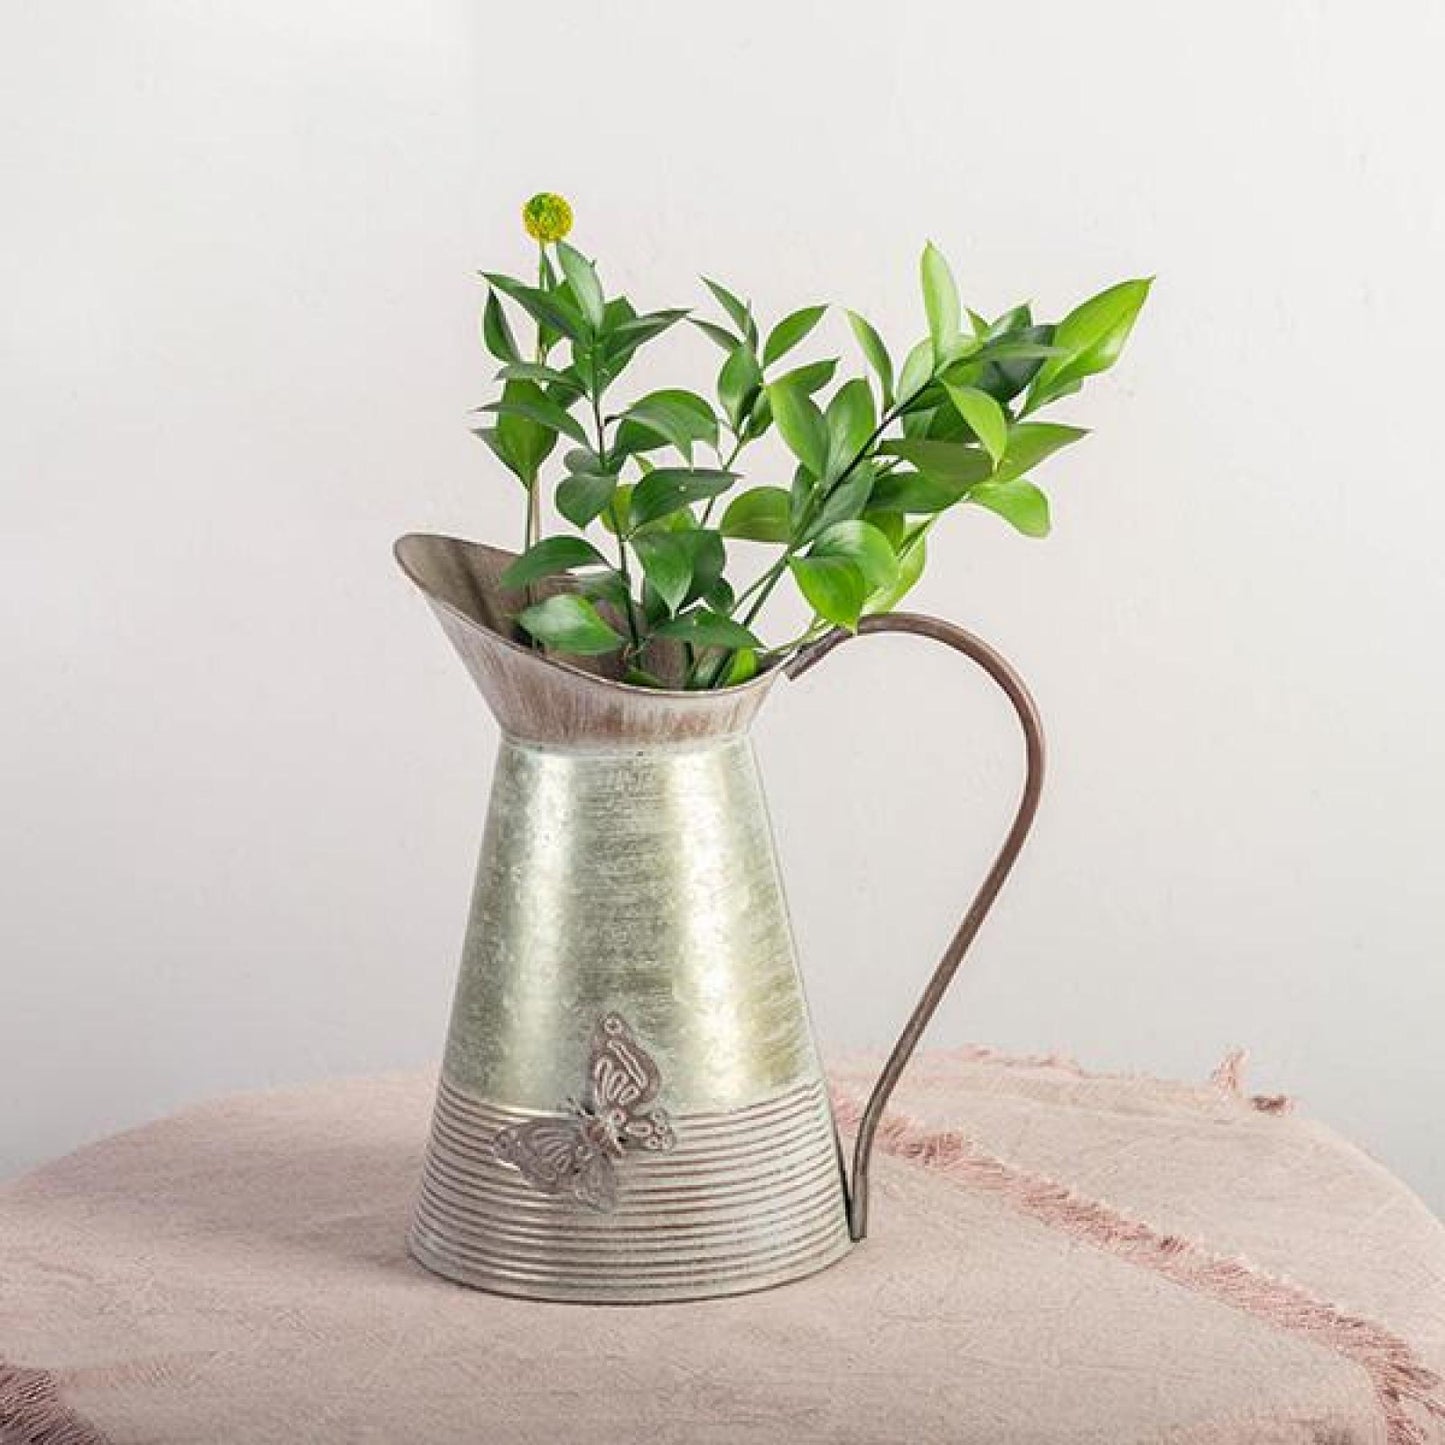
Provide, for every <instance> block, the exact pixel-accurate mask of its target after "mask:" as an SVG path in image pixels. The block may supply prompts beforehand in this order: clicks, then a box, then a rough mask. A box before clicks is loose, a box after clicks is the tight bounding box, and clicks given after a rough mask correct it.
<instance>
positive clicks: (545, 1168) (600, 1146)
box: [491, 1013, 677, 1211]
mask: <svg viewBox="0 0 1445 1445" xmlns="http://www.w3.org/2000/svg"><path fill="white" fill-rule="evenodd" d="M661 1088H662V1075H661V1073H660V1072H659V1071H658V1067H657V1064H656V1062H655V1061H654V1059H653V1057H652V1055H651V1054H649V1053H648V1052H647V1050H646V1049H644V1048H643V1047H642V1045H641V1044H639V1043H638V1042H637V1038H636V1036H635V1035H634V1034H633V1032H632V1030H631V1028H630V1027H629V1026H628V1024H627V1021H626V1020H625V1019H624V1018H623V1017H622V1015H621V1014H618V1013H608V1014H604V1015H603V1016H602V1018H601V1019H600V1020H599V1021H598V1024H597V1027H596V1028H595V1029H594V1030H593V1031H592V1045H591V1049H590V1050H589V1053H588V1058H587V1086H586V1092H585V1094H584V1096H583V1098H582V1101H581V1102H580V1103H578V1102H577V1101H576V1100H569V1101H568V1103H567V1112H566V1113H565V1114H558V1115H551V1114H549V1115H547V1116H545V1117H543V1118H540V1119H528V1120H527V1121H526V1122H525V1123H522V1124H509V1125H508V1126H507V1127H506V1128H505V1129H501V1130H499V1131H498V1132H497V1134H496V1135H495V1136H494V1137H493V1139H492V1141H491V1153H492V1157H493V1158H494V1159H496V1160H497V1161H498V1162H499V1163H502V1164H507V1165H510V1166H511V1167H512V1168H514V1169H516V1170H517V1171H518V1172H519V1173H520V1174H521V1175H522V1177H523V1178H524V1179H525V1180H526V1181H527V1182H528V1183H529V1184H531V1185H533V1186H534V1187H535V1188H537V1189H540V1190H541V1191H542V1192H543V1193H544V1194H563V1195H570V1196H571V1197H572V1198H573V1199H575V1200H576V1201H577V1202H578V1203H580V1204H585V1205H587V1206H588V1207H589V1208H591V1209H598V1210H603V1211H606V1210H610V1209H612V1208H614V1207H615V1206H616V1204H617V1161H618V1160H619V1159H621V1158H622V1157H623V1155H624V1154H625V1153H626V1152H627V1151H629V1150H634V1149H644V1150H648V1151H653V1152H661V1151H666V1150H668V1149H671V1148H672V1147H673V1146H674V1145H675V1144H676V1143H677V1137H676V1135H675V1134H674V1133H673V1130H672V1122H671V1120H670V1119H669V1118H668V1116H667V1113H666V1111H665V1110H663V1109H658V1108H653V1107H649V1106H650V1105H651V1104H652V1101H653V1100H654V1099H656V1098H657V1095H658V1093H659V1091H660V1090H661Z"/></svg>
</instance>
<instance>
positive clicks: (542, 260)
mask: <svg viewBox="0 0 1445 1445" xmlns="http://www.w3.org/2000/svg"><path fill="white" fill-rule="evenodd" d="M546 284H547V248H546V246H544V245H543V244H542V242H540V241H539V242H538V243H537V285H538V286H543V287H545V286H546ZM535 360H536V363H537V365H538V366H541V365H542V364H543V363H544V362H545V361H546V360H547V348H546V346H544V345H543V343H542V323H541V322H540V321H539V322H538V323H537V348H536V352H535ZM538 481H539V478H538V477H535V476H534V477H533V478H532V485H531V486H530V487H528V488H527V525H526V529H525V534H526V541H527V547H526V548H524V549H523V550H527V549H529V548H531V547H532V546H533V545H534V544H535V543H537V542H540V541H541V540H542V493H541V490H540V488H539V486H538Z"/></svg>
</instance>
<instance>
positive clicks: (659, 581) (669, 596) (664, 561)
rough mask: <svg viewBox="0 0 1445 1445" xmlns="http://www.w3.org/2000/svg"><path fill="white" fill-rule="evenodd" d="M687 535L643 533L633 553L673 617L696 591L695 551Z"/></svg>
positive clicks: (681, 533)
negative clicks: (693, 590)
mask: <svg viewBox="0 0 1445 1445" xmlns="http://www.w3.org/2000/svg"><path fill="white" fill-rule="evenodd" d="M688 535H689V534H688V533H685V532H639V533H638V534H637V536H636V537H634V538H633V539H632V546H633V550H634V551H636V553H637V557H638V560H639V561H640V562H641V563H642V570H643V572H644V574H645V575H646V577H647V580H648V581H649V582H650V583H652V586H653V590H654V591H655V592H656V593H657V595H658V596H659V597H660V598H661V599H662V601H663V603H664V605H665V606H666V608H667V610H668V612H669V613H672V612H676V611H677V609H678V608H679V607H680V606H681V605H682V602H683V599H684V598H685V597H686V596H687V594H688V592H689V591H690V590H691V588H692V564H693V555H694V554H693V549H692V548H691V547H690V546H689V545H688V543H687V540H686V538H687V536H688Z"/></svg>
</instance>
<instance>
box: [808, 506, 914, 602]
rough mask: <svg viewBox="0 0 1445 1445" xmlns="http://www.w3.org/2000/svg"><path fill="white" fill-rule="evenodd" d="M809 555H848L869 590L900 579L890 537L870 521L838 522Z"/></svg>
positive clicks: (877, 589) (821, 538) (819, 539)
mask: <svg viewBox="0 0 1445 1445" xmlns="http://www.w3.org/2000/svg"><path fill="white" fill-rule="evenodd" d="M808 556H809V557H810V558H819V557H846V558H847V559H848V560H849V561H850V562H852V563H853V564H854V566H856V567H857V568H858V570H859V572H861V573H862V574H863V580H864V582H866V583H867V584H868V591H869V592H870V593H872V592H877V591H879V590H881V589H883V588H885V587H891V586H892V585H893V584H894V583H895V582H896V581H897V580H898V558H897V557H896V556H895V555H894V552H893V548H892V546H891V545H890V543H889V541H888V538H887V537H885V536H884V535H883V533H882V532H880V531H879V530H878V528H877V527H874V526H872V525H871V524H870V523H868V522H859V521H854V522H836V523H835V524H834V525H833V526H831V527H829V528H828V530H827V531H826V532H824V533H823V535H822V536H821V537H819V538H818V540H817V541H816V542H814V543H813V545H812V547H811V548H810V549H809V552H808Z"/></svg>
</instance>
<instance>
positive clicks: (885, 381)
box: [848, 311, 893, 408]
mask: <svg viewBox="0 0 1445 1445" xmlns="http://www.w3.org/2000/svg"><path fill="white" fill-rule="evenodd" d="M848 325H849V326H851V327H852V328H853V335H854V336H856V337H857V338H858V346H859V348H860V349H861V350H862V352H863V356H864V358H865V359H866V360H867V362H868V365H869V366H871V367H872V368H873V370H874V371H875V372H876V373H877V375H878V388H879V390H880V391H881V392H882V394H883V405H884V407H885V408H886V407H890V406H892V405H893V360H892V358H891V357H890V356H889V355H888V348H887V347H886V346H885V345H884V344H883V338H882V337H881V336H879V334H878V333H877V332H876V331H875V330H874V329H873V324H872V323H871V322H870V321H869V320H868V318H867V317H866V316H860V315H859V314H858V313H857V312H856V311H850V312H849V313H848Z"/></svg>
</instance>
